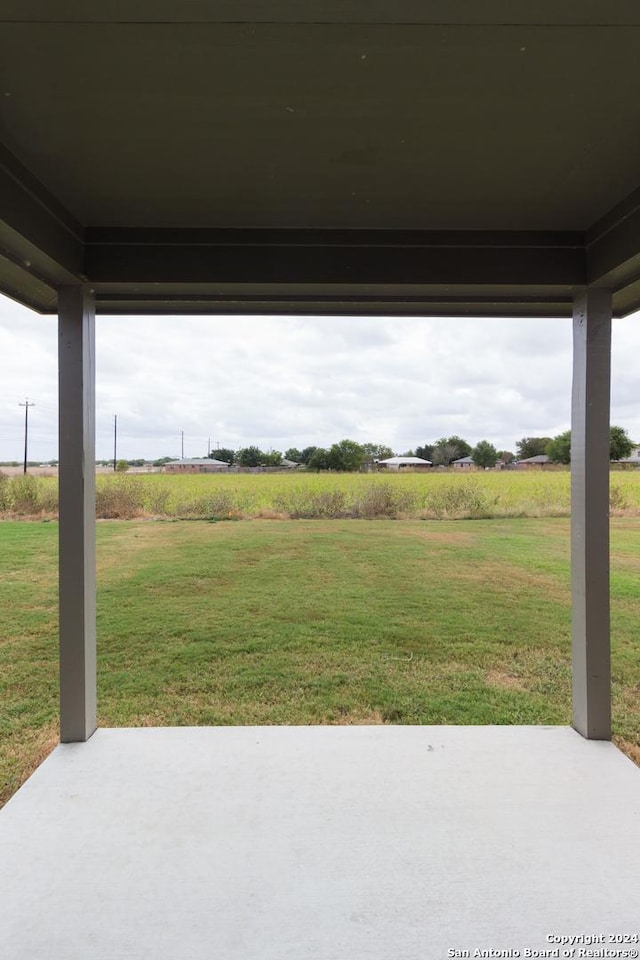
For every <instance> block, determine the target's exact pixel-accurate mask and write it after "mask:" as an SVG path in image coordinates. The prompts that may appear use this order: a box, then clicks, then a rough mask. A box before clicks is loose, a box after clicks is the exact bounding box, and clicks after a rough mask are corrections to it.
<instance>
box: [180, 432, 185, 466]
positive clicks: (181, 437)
mask: <svg viewBox="0 0 640 960" xmlns="http://www.w3.org/2000/svg"><path fill="white" fill-rule="evenodd" d="M180 439H181V441H182V459H183V460H184V430H181V431H180Z"/></svg>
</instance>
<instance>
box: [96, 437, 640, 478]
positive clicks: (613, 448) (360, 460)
mask: <svg viewBox="0 0 640 960" xmlns="http://www.w3.org/2000/svg"><path fill="white" fill-rule="evenodd" d="M515 447H516V452H515V453H513V452H512V451H510V450H498V449H497V448H496V447H495V446H494V445H493V444H492V443H490V442H489V441H488V440H480V441H479V442H478V443H477V444H476V445H475V446H472V445H471V444H470V443H468V442H467V441H466V440H465V439H464V438H463V437H459V436H457V435H455V434H454V435H453V436H451V437H440V438H439V439H438V440H434V441H433V443H425V444H422V445H420V446H417V447H416V448H415V449H414V450H406V451H405V452H404V453H403V454H401V456H406V457H420V458H421V459H423V460H430V461H431V463H432V464H433V465H434V466H435V467H450V466H451V464H452V463H453V462H454V461H455V460H460V459H462V458H463V457H471V459H472V460H473V462H474V463H475V465H476V466H478V467H481V468H491V467H495V465H496V464H497V463H498V462H499V461H500V462H502V463H505V464H508V463H511V462H512V461H514V460H528V459H529V458H530V457H537V456H541V455H546V456H548V457H549V459H550V460H551V461H552V462H553V463H558V464H568V463H570V462H571V431H570V430H565V431H564V433H560V434H558V436H557V437H523V438H522V439H521V440H518V441H517V442H516V445H515ZM633 447H634V444H633V441H632V440H631V439H630V438H629V435H628V434H627V431H626V430H624V429H623V428H622V427H618V426H612V427H611V428H610V450H609V457H610V459H611V460H625V459H626V458H627V457H629V456H630V455H631V451H632V449H633ZM208 456H209V458H211V459H212V460H222V461H223V462H224V463H228V464H229V466H238V467H281V466H283V464H284V461H286V460H289V461H291V462H293V463H297V464H301V465H302V466H305V467H306V468H307V469H308V470H335V471H338V472H354V471H358V470H362V469H364V468H366V467H367V466H373V465H374V464H375V463H376V462H377V461H379V460H388V459H389V457H393V456H394V452H393V450H392V449H391V447H389V446H387V445H386V444H384V443H358V442H357V441H356V440H348V439H346V440H341V441H340V442H339V443H334V444H332V445H331V446H330V447H315V446H310V447H304V448H303V449H299V448H298V447H289V449H288V450H285V451H284V453H282V452H281V451H280V450H261V449H260V448H259V447H257V446H248V447H241V448H240V449H239V450H232V449H231V448H230V447H221V448H219V449H217V450H212V451H211V453H209V454H208ZM172 459H173V457H160V459H158V460H154V466H163V465H164V464H165V463H168V462H169V461H170V460H172ZM102 462H103V463H104V464H105V465H110V464H111V463H112V461H107V460H105V461H102ZM145 463H146V461H145V460H121V461H118V467H117V468H118V470H126V469H128V467H130V466H131V467H134V466H144V464H145Z"/></svg>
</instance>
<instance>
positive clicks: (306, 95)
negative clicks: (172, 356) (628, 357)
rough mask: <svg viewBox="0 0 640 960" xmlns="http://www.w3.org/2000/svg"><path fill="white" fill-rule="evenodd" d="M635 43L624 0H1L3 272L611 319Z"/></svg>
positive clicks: (245, 295) (185, 297)
mask: <svg viewBox="0 0 640 960" xmlns="http://www.w3.org/2000/svg"><path fill="white" fill-rule="evenodd" d="M87 7H92V8H93V7H95V10H93V11H89V12H87ZM638 49H640V8H639V7H638V4H637V3H635V2H633V0H629V2H626V0H618V2H616V3H615V4H611V2H610V0H606V2H601V0H579V2H571V0H549V2H544V0H531V2H529V0H494V2H491V0H486V2H484V3H482V4H478V3H477V2H476V0H446V2H445V0H442V2H439V0H432V2H428V0H379V2H367V3H363V2H361V0H340V2H328V0H306V2H305V3H304V4H300V3H299V2H298V0H272V2H270V3H265V2H264V0H233V2H231V0H229V2H224V0H208V2H205V0H191V2H176V0H173V2H172V0H102V2H101V3H100V4H95V5H93V4H92V5H87V4H86V3H84V2H81V0H77V2H74V0H67V2H61V0H59V2H58V0H0V291H2V292H4V293H6V294H8V295H9V296H12V297H14V298H15V299H17V300H19V301H20V302H22V303H25V304H28V305H30V306H33V307H35V308H36V309H38V310H40V311H42V312H55V311H56V310H57V288H58V287H59V286H61V285H68V284H73V283H77V282H84V281H87V282H88V283H89V284H90V285H91V287H92V288H93V289H95V291H96V305H97V310H98V312H103V313H142V312H148V313H158V312H172V313H178V312H191V311H194V312H206V313H231V312H238V313H240V312H249V313H260V312H269V313H278V312H295V313H339V314H342V313H383V314H411V313H416V314H420V315H425V314H436V315H441V314H478V315H483V314H486V315H496V314H506V315H545V314H548V315H554V316H563V315H566V316H569V315H570V314H571V310H572V301H573V298H574V295H575V293H576V291H577V290H578V288H580V287H582V286H584V285H585V284H594V285H601V286H605V287H608V288H610V289H612V290H613V294H614V296H613V305H614V314H615V315H624V314H626V313H629V312H631V311H633V310H635V309H638V308H639V307H640V97H638V90H640V57H638Z"/></svg>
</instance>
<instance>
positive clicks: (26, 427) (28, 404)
mask: <svg viewBox="0 0 640 960" xmlns="http://www.w3.org/2000/svg"><path fill="white" fill-rule="evenodd" d="M18 406H20V407H24V470H23V471H22V472H23V473H26V472H27V445H28V437H29V407H35V403H31V402H30V401H29V400H28V399H27V398H26V397H25V401H24V403H20V404H18Z"/></svg>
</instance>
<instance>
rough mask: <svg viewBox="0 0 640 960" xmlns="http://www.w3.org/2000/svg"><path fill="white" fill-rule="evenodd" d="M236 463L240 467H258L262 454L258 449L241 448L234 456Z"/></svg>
mask: <svg viewBox="0 0 640 960" xmlns="http://www.w3.org/2000/svg"><path fill="white" fill-rule="evenodd" d="M235 457H236V463H239V464H240V466H241V467H259V466H261V464H262V461H263V458H264V454H263V452H262V450H261V449H260V448H259V447H242V448H241V449H240V450H238V452H237V453H236V455H235Z"/></svg>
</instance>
